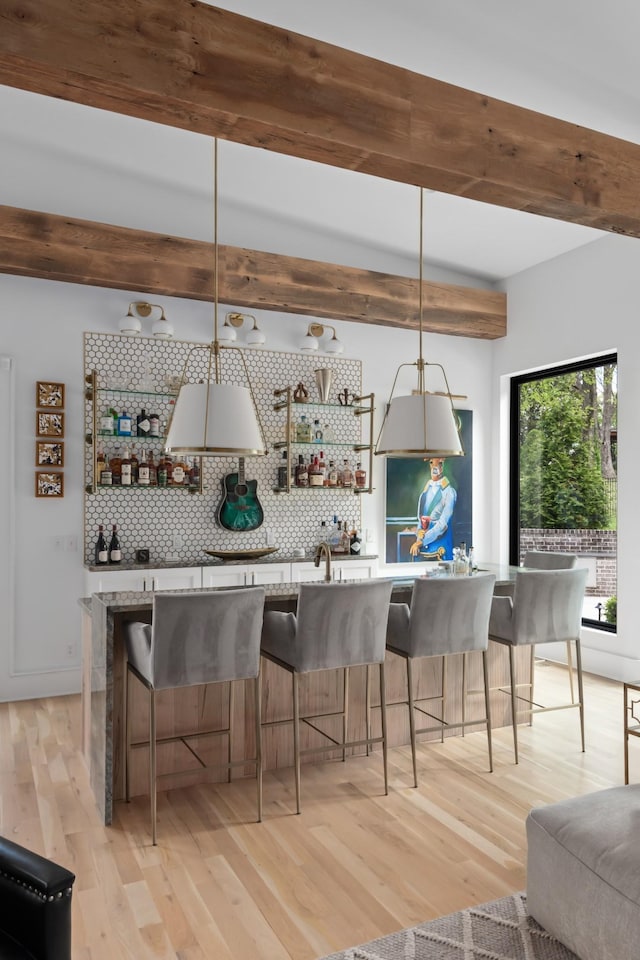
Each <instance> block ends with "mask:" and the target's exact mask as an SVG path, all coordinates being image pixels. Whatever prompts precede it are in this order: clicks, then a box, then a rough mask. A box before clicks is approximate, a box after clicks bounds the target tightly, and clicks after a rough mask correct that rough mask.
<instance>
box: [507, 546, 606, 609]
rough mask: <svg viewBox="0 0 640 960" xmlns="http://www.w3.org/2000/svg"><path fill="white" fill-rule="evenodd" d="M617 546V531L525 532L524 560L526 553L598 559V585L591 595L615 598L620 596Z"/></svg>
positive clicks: (590, 592)
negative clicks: (538, 551)
mask: <svg viewBox="0 0 640 960" xmlns="http://www.w3.org/2000/svg"><path fill="white" fill-rule="evenodd" d="M617 543H618V537H617V533H616V531H615V530H535V529H531V530H521V531H520V551H521V555H520V560H521V561H522V558H523V557H524V554H525V551H526V550H557V551H559V552H561V553H576V554H577V555H578V556H579V557H589V558H594V559H595V561H596V584H595V586H589V587H587V591H586V592H587V595H589V596H592V597H613V596H615V595H616V592H617V582H616V578H617Z"/></svg>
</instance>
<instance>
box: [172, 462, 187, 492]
mask: <svg viewBox="0 0 640 960" xmlns="http://www.w3.org/2000/svg"><path fill="white" fill-rule="evenodd" d="M186 478H187V466H186V464H185V462H184V460H183V459H182V457H180V456H179V457H178V458H177V460H176V462H175V463H174V465H173V473H172V477H171V484H172V486H174V487H184V485H185V481H186Z"/></svg>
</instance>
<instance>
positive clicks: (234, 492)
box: [218, 457, 264, 531]
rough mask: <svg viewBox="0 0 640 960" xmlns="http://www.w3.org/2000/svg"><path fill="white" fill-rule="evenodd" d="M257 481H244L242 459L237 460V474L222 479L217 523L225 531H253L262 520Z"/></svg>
mask: <svg viewBox="0 0 640 960" xmlns="http://www.w3.org/2000/svg"><path fill="white" fill-rule="evenodd" d="M257 488H258V481H257V480H245V477H244V457H240V458H239V460H238V472H237V473H228V474H227V475H226V477H223V478H222V493H223V496H222V500H221V501H220V506H219V507H218V523H219V524H220V526H221V527H224V528H225V530H236V531H237V530H255V529H256V527H259V526H260V525H261V524H262V522H263V520H264V512H263V510H262V506H261V504H260V501H259V500H258V495H257Z"/></svg>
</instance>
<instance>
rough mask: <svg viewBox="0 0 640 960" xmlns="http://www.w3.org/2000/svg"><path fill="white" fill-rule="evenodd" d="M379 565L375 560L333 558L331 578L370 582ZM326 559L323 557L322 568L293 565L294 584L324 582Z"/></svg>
mask: <svg viewBox="0 0 640 960" xmlns="http://www.w3.org/2000/svg"><path fill="white" fill-rule="evenodd" d="M376 571H377V563H376V561H375V560H337V559H334V558H333V557H332V558H331V577H332V579H333V580H368V579H369V578H370V577H375V576H376ZM324 573H325V559H324V557H322V559H321V560H320V566H318V567H316V565H315V564H314V563H292V564H291V580H292V582H293V583H311V582H312V581H317V580H324Z"/></svg>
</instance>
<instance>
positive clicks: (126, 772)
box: [123, 663, 131, 803]
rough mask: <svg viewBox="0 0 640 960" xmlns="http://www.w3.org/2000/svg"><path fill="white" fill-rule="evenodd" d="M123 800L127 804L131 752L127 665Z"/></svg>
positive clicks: (125, 672) (126, 667)
mask: <svg viewBox="0 0 640 960" xmlns="http://www.w3.org/2000/svg"><path fill="white" fill-rule="evenodd" d="M123 703H124V723H123V726H124V799H125V800H126V802H127V803H129V789H130V788H129V776H130V773H129V763H130V759H129V751H130V750H131V730H130V724H131V721H130V719H129V664H128V663H126V664H125V667H124V700H123Z"/></svg>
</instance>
